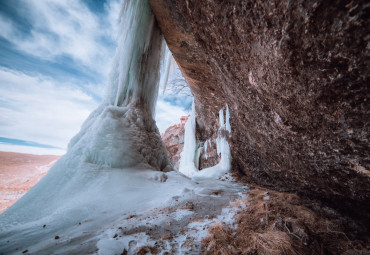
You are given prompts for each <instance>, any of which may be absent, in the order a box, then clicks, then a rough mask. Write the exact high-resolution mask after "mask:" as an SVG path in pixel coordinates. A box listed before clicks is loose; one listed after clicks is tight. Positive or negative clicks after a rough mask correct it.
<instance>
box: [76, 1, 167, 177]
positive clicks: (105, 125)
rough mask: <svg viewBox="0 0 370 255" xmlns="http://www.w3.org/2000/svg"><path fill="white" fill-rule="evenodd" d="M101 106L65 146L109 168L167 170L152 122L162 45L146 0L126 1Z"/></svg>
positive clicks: (157, 134) (157, 133)
mask: <svg viewBox="0 0 370 255" xmlns="http://www.w3.org/2000/svg"><path fill="white" fill-rule="evenodd" d="M119 23H120V26H119V27H120V35H119V38H118V39H119V42H118V47H117V50H116V55H115V57H114V60H113V65H112V69H111V72H110V76H109V82H108V86H107V88H106V93H105V99H104V102H103V103H102V105H101V106H100V107H98V109H97V110H95V111H94V112H93V113H92V114H91V115H90V117H89V118H88V120H87V121H86V122H85V123H84V125H83V126H82V129H81V131H80V133H79V134H78V135H77V136H76V137H74V138H73V139H72V141H71V142H70V144H69V153H75V152H73V151H75V150H76V149H77V150H78V151H80V152H81V153H82V154H83V155H84V156H85V157H86V159H85V160H86V161H87V162H91V163H94V164H98V165H103V166H109V167H130V166H134V165H137V164H148V165H150V166H152V167H154V168H156V169H159V170H169V169H170V168H171V167H170V166H169V164H168V160H167V153H166V149H165V146H164V144H163V142H162V140H161V138H160V134H159V131H158V129H157V127H156V124H155V121H154V120H153V118H154V115H155V104H156V100H157V96H158V88H159V80H160V66H161V65H160V64H161V63H160V62H161V59H162V58H163V55H164V49H165V43H164V40H163V37H162V35H161V33H160V30H159V28H158V27H157V24H156V23H155V20H154V16H153V14H152V13H151V10H150V7H149V4H148V1H147V0H127V1H125V2H124V3H123V6H122V11H121V14H120V19H119Z"/></svg>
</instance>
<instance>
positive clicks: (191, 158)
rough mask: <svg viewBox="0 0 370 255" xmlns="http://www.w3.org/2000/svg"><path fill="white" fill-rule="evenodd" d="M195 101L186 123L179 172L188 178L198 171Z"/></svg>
mask: <svg viewBox="0 0 370 255" xmlns="http://www.w3.org/2000/svg"><path fill="white" fill-rule="evenodd" d="M195 118H196V116H195V106H194V101H193V105H192V111H191V114H190V117H189V118H188V120H187V121H186V123H185V135H184V148H183V151H182V153H181V159H180V166H179V171H180V172H181V173H183V174H185V175H187V176H193V175H194V174H195V173H196V172H198V169H197V168H196V166H195V163H196V162H195V159H196V155H197V153H196V138H195V130H196V122H195Z"/></svg>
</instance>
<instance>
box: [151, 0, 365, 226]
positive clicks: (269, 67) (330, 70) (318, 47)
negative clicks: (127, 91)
mask: <svg viewBox="0 0 370 255" xmlns="http://www.w3.org/2000/svg"><path fill="white" fill-rule="evenodd" d="M150 3H151V6H152V9H153V12H154V14H155V16H156V19H157V21H158V23H159V25H160V27H161V29H162V32H163V34H164V36H165V39H166V41H167V44H168V46H169V48H170V50H171V51H172V53H173V56H174V58H175V60H176V61H177V63H178V65H179V66H180V68H181V70H182V72H183V74H184V76H185V77H186V79H187V81H188V83H189V84H190V87H191V89H192V92H193V94H194V97H195V103H196V111H197V115H198V119H197V124H198V132H199V138H200V140H203V141H205V140H206V139H208V138H209V137H211V136H213V135H214V134H215V132H217V123H216V120H217V117H216V116H217V113H218V110H219V109H220V108H221V107H223V106H224V105H225V104H228V105H229V108H230V113H231V127H232V143H231V149H232V156H233V169H234V170H237V171H239V172H240V173H242V174H243V175H244V176H245V178H246V179H247V180H248V181H249V182H254V183H257V184H260V185H265V186H269V187H273V188H275V189H279V190H285V191H293V192H297V193H299V194H304V195H308V196H310V197H313V198H318V199H320V200H322V201H324V202H327V203H328V204H330V205H331V206H333V207H335V208H337V209H340V210H342V211H343V212H346V213H348V214H350V215H351V216H352V217H358V218H361V219H362V220H364V221H366V223H370V221H369V218H370V216H369V214H368V212H369V211H370V203H369V201H370V171H369V163H370V157H369V151H370V150H369V134H370V130H369V119H370V116H369V102H368V100H369V96H370V93H369V92H370V86H369V84H370V79H369V70H370V69H369V56H370V34H369V27H370V22H369V20H370V19H369V14H370V5H369V4H368V3H366V1H361V0H359V1H324V0H315V1H313V0H308V1H303V0H298V1H261V0H257V1H248V0H246V1H222V2H220V1H216V0H207V1H198V0H186V1H183V0H150ZM368 225H370V224H368Z"/></svg>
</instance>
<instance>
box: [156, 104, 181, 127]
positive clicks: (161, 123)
mask: <svg viewBox="0 0 370 255" xmlns="http://www.w3.org/2000/svg"><path fill="white" fill-rule="evenodd" d="M187 115H188V112H186V111H185V110H184V108H182V107H179V106H174V105H172V104H170V103H168V102H165V101H163V100H158V102H157V109H156V117H155V120H156V122H157V126H158V129H159V132H160V133H163V132H164V131H166V129H167V128H168V127H169V126H171V125H174V124H176V123H180V117H181V116H187Z"/></svg>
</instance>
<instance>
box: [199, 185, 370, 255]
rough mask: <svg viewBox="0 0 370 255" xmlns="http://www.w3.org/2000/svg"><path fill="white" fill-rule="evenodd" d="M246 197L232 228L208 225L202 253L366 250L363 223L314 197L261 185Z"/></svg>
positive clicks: (368, 241) (369, 248)
mask: <svg viewBox="0 0 370 255" xmlns="http://www.w3.org/2000/svg"><path fill="white" fill-rule="evenodd" d="M247 202H248V203H247V207H246V208H245V209H244V210H242V211H240V213H239V215H238V219H237V224H238V226H237V228H236V229H231V228H229V227H225V226H224V225H220V224H219V225H216V226H214V227H213V228H212V229H211V230H210V233H211V234H210V235H209V236H208V237H206V238H205V239H203V241H202V245H203V247H204V249H205V254H274V255H276V254H320V255H321V254H370V245H369V244H370V237H369V235H366V234H365V235H364V232H362V231H363V227H362V226H359V225H357V224H356V223H355V222H354V221H352V220H350V219H349V218H345V217H343V216H340V215H339V214H338V213H337V212H335V211H333V210H332V209H330V208H328V207H325V206H323V205H322V204H319V203H318V202H313V201H310V200H306V199H302V198H300V197H299V196H297V195H294V194H290V193H281V192H275V191H270V190H265V189H261V188H259V187H254V188H253V187H252V188H251V191H250V193H249V195H248V200H247Z"/></svg>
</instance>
